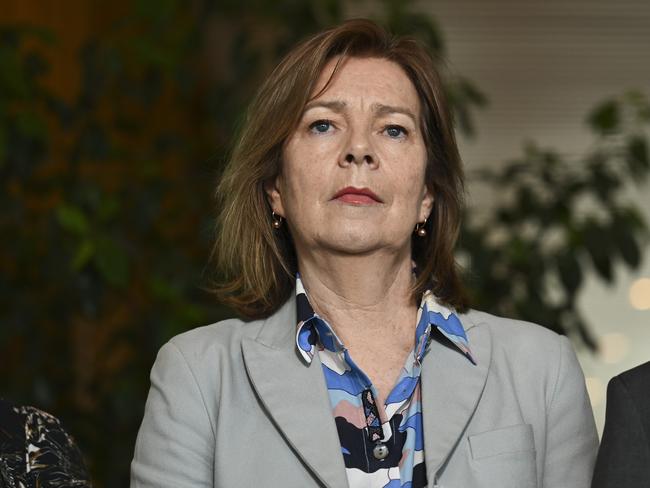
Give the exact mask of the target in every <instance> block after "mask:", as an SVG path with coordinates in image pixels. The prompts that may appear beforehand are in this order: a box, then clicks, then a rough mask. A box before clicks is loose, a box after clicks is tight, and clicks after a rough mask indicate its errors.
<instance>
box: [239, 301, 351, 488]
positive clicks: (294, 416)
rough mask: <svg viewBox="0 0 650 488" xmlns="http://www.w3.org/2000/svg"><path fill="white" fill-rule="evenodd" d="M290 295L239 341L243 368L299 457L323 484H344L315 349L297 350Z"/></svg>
mask: <svg viewBox="0 0 650 488" xmlns="http://www.w3.org/2000/svg"><path fill="white" fill-rule="evenodd" d="M295 334H296V302H295V295H292V296H291V298H290V299H289V300H288V301H287V302H286V303H285V304H284V305H283V306H282V307H281V308H280V309H279V310H278V311H277V312H276V313H275V314H273V315H272V316H271V317H269V318H268V319H267V320H266V321H265V323H264V324H263V325H262V328H261V330H260V332H259V334H258V336H257V337H256V338H255V339H251V338H247V339H244V341H243V342H242V352H243V355H244V362H245V364H246V370H247V372H248V375H249V377H250V379H251V382H252V384H253V387H254V388H255V391H256V392H257V394H258V396H259V398H260V400H261V402H262V404H263V405H264V407H265V408H266V409H267V411H268V413H269V415H270V416H271V417H272V418H273V420H274V421H275V423H276V425H277V426H278V428H279V430H280V431H281V433H282V435H283V436H284V438H285V439H286V441H287V442H288V443H289V445H290V446H291V447H292V448H293V451H294V452H296V453H297V455H298V456H299V457H300V458H301V460H302V462H303V463H304V464H305V465H306V466H307V468H308V469H309V470H311V471H312V473H314V474H315V475H316V477H318V479H319V480H320V481H321V482H322V483H323V484H324V485H325V486H328V487H332V488H339V487H345V486H348V481H347V475H346V472H345V464H344V462H343V456H342V455H341V444H340V442H339V437H338V432H337V430H336V424H335V423H334V420H333V418H332V409H331V407H330V401H329V396H328V392H327V385H326V384H325V377H324V375H323V369H322V367H321V363H320V360H319V359H318V355H316V356H315V357H314V360H313V361H312V362H311V364H306V363H305V362H304V361H303V360H302V359H301V357H300V355H299V352H298V351H297V350H296V342H295Z"/></svg>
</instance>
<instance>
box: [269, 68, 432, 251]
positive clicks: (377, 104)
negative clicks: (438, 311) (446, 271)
mask: <svg viewBox="0 0 650 488" xmlns="http://www.w3.org/2000/svg"><path fill="white" fill-rule="evenodd" d="M335 64H336V59H333V60H331V61H330V62H329V63H328V64H327V65H326V67H325V69H324V70H323V72H322V73H321V76H320V78H319V80H318V83H317V86H316V90H315V91H314V94H315V93H318V92H319V91H320V90H321V88H322V87H323V86H324V85H325V83H326V82H327V80H328V79H329V77H330V74H331V73H332V71H333V69H334V65H335ZM312 95H313V94H312ZM420 110H421V107H420V102H419V99H418V95H417V92H416V90H415V87H414V86H413V84H412V83H411V81H410V80H409V78H408V77H407V75H406V73H405V72H404V71H403V70H402V68H401V67H400V66H399V65H397V64H396V63H394V62H392V61H388V60H386V59H380V58H349V59H347V60H346V61H345V62H344V63H343V64H342V65H341V66H340V67H339V70H338V72H337V73H336V75H335V76H334V78H333V79H332V82H331V83H330V85H329V86H328V88H327V90H326V91H325V92H323V93H321V94H320V95H319V96H318V97H317V98H315V99H313V100H311V101H310V102H309V103H308V104H307V106H306V107H305V110H304V112H303V115H302V119H301V120H300V123H299V125H298V127H297V129H296V130H295V132H294V133H293V134H292V135H291V136H290V137H289V139H288V140H287V142H286V144H285V146H284V151H283V161H282V168H281V173H280V175H279V176H278V177H277V178H276V179H275V180H274V181H271V182H268V183H267V185H266V191H267V194H268V196H269V200H270V203H271V206H272V208H273V210H274V211H275V213H276V214H278V215H281V216H283V217H284V218H285V219H286V221H287V224H288V225H289V228H290V231H291V235H292V236H293V240H294V244H295V246H296V251H297V253H298V256H299V257H300V256H301V254H302V253H304V252H321V251H323V252H330V253H338V254H340V253H343V254H366V253H370V252H375V251H382V250H383V251H388V252H391V253H394V252H400V251H402V252H409V253H410V242H411V236H412V233H413V228H414V227H415V224H416V223H417V222H422V221H423V220H424V219H425V218H426V217H428V215H429V213H430V211H431V207H432V202H433V197H432V195H431V194H430V193H429V192H428V191H427V188H426V185H425V179H424V178H425V170H426V147H425V143H424V140H423V138H422V127H420Z"/></svg>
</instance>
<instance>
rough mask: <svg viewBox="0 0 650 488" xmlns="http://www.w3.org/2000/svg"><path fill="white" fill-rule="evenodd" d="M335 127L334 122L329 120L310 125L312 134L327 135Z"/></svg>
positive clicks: (317, 121)
mask: <svg viewBox="0 0 650 488" xmlns="http://www.w3.org/2000/svg"><path fill="white" fill-rule="evenodd" d="M332 127H333V124H332V121H331V120H327V119H321V120H316V121H315V122H312V123H311V124H309V130H310V132H313V133H315V134H325V133H327V132H329V130H330V129H331V128H332Z"/></svg>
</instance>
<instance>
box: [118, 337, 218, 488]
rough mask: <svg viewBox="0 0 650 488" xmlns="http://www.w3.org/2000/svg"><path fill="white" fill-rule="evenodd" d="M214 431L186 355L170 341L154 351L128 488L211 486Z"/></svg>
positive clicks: (193, 487)
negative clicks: (156, 351)
mask: <svg viewBox="0 0 650 488" xmlns="http://www.w3.org/2000/svg"><path fill="white" fill-rule="evenodd" d="M214 446H215V441H214V429H213V426H212V424H211V422H210V417H209V415H208V411H207V409H206V406H205V402H204V398H203V395H202V393H201V389H200V388H199V384H198V383H197V381H196V378H195V376H194V375H193V373H192V370H191V369H190V366H189V365H188V363H187V361H186V360H185V357H184V356H183V354H182V352H181V351H180V350H179V348H178V347H177V346H176V345H175V344H173V343H171V342H169V343H167V344H165V345H164V346H163V347H162V348H161V349H160V351H159V352H158V357H157V358H156V362H155V364H154V366H153V369H152V370H151V388H150V389H149V396H148V398H147V403H146V405H145V412H144V418H143V420H142V425H141V426H140V430H139V432H138V437H137V441H136V445H135V454H134V457H133V462H132V463H131V488H150V487H151V488H153V487H157V488H185V487H187V488H190V487H192V488H196V487H210V488H211V487H212V486H213V477H214V468H213V466H214Z"/></svg>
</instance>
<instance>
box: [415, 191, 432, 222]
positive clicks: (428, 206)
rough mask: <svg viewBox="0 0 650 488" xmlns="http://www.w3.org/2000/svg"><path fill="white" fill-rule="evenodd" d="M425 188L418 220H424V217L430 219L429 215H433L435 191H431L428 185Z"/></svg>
mask: <svg viewBox="0 0 650 488" xmlns="http://www.w3.org/2000/svg"><path fill="white" fill-rule="evenodd" d="M424 190H425V193H424V196H423V197H422V201H421V203H420V214H419V219H418V222H424V219H428V218H429V215H431V211H432V210H433V200H434V198H433V193H431V191H430V190H429V189H428V188H427V187H426V186H425V188H424Z"/></svg>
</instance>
